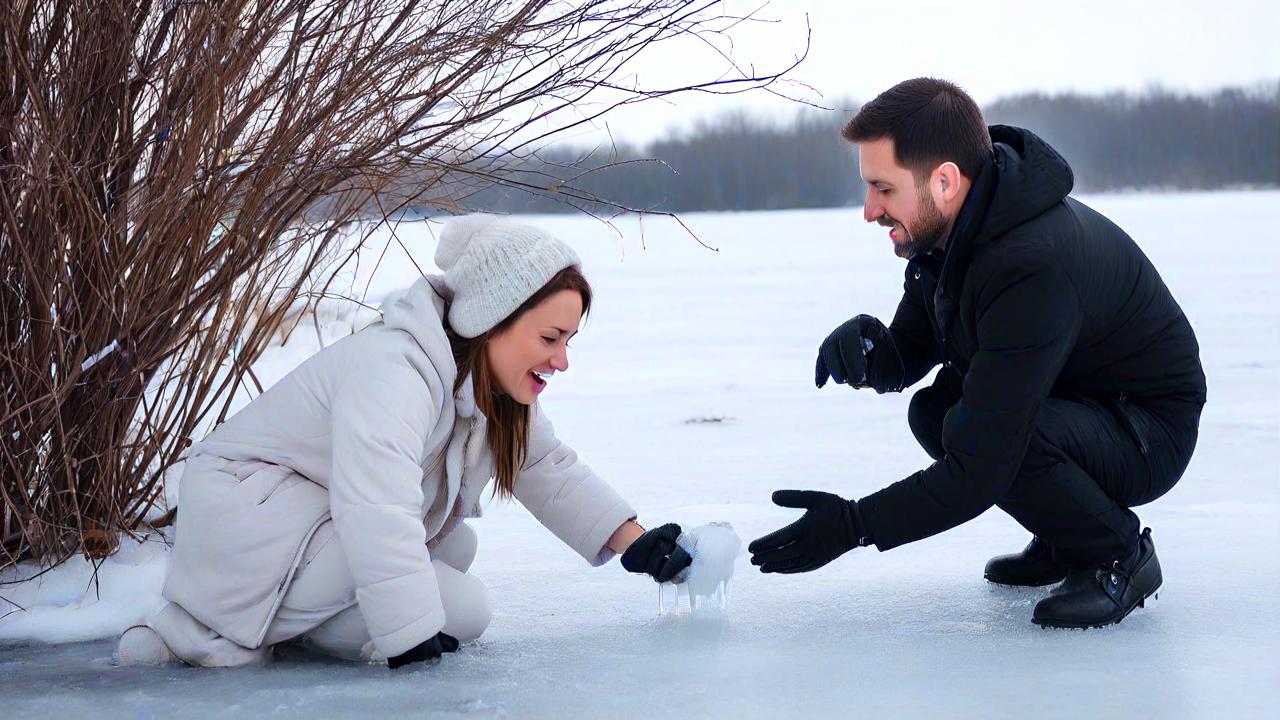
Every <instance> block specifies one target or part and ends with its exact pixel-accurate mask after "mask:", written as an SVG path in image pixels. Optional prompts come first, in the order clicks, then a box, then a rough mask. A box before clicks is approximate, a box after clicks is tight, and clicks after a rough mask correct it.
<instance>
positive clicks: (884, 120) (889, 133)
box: [841, 78, 991, 183]
mask: <svg viewBox="0 0 1280 720" xmlns="http://www.w3.org/2000/svg"><path fill="white" fill-rule="evenodd" d="M841 135H842V136H844V139H845V140H848V141H849V142H852V143H861V142H868V141H871V140H879V139H881V138H886V137H887V138H891V139H892V140H893V155H894V159H895V160H896V161H897V162H898V164H899V165H901V166H902V167H904V168H906V169H908V170H910V171H911V173H912V175H914V176H915V178H916V182H917V183H923V182H925V181H927V180H928V179H929V173H931V172H933V169H934V168H936V167H938V166H939V165H941V164H942V163H944V162H953V163H955V164H956V166H957V167H959V168H960V172H961V173H963V174H964V176H965V177H967V178H969V179H970V180H973V179H974V178H976V177H977V176H978V172H979V171H980V170H981V169H982V164H983V163H984V162H986V160H987V158H988V157H990V156H991V135H990V134H988V132H987V123H986V121H985V120H984V119H983V118H982V110H980V109H979V108H978V104H977V103H975V102H974V101H973V98H971V97H969V95H968V93H966V92H965V91H964V90H961V89H960V87H959V86H958V85H956V84H955V83H951V82H947V81H946V80H938V79H935V78H915V79H913V80H904V81H902V82H900V83H898V84H897V85H894V86H893V87H891V88H889V89H888V90H885V91H884V92H882V93H880V95H878V96H877V97H876V99H875V100H872V101H871V102H869V103H867V104H866V105H863V106H862V109H860V110H858V114H857V115H854V116H853V119H852V120H850V121H849V124H848V125H845V127H844V132H842V133H841Z"/></svg>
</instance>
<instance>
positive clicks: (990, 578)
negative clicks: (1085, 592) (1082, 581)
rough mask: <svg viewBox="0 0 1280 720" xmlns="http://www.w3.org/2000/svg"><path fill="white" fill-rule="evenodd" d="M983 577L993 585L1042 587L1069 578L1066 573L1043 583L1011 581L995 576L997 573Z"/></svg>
mask: <svg viewBox="0 0 1280 720" xmlns="http://www.w3.org/2000/svg"><path fill="white" fill-rule="evenodd" d="M982 579H983V580H986V581H987V582H989V583H991V584H992V585H998V586H1000V587H1005V588H1042V587H1048V586H1050V585H1057V584H1058V583H1060V582H1062V581H1063V580H1066V579H1067V576H1066V575H1063V576H1062V577H1060V578H1058V579H1056V580H1046V581H1044V582H1042V583H1016V582H1010V581H1008V580H1006V579H1004V578H1001V577H998V576H995V575H983V576H982Z"/></svg>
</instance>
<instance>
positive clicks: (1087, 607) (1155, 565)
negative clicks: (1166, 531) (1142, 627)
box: [1031, 528, 1164, 628]
mask: <svg viewBox="0 0 1280 720" xmlns="http://www.w3.org/2000/svg"><path fill="white" fill-rule="evenodd" d="M1090 570H1091V572H1092V577H1090V576H1089V574H1090ZM1090 570H1084V571H1073V573H1072V577H1071V578H1070V579H1069V580H1068V582H1065V583H1063V587H1062V588H1061V591H1059V592H1054V593H1053V594H1051V595H1050V596H1049V597H1047V598H1045V599H1044V600H1041V601H1040V602H1039V603H1037V604H1036V609H1035V612H1034V613H1032V615H1031V622H1033V623H1035V624H1037V625H1039V626H1041V627H1053V628H1098V627H1103V626H1105V625H1112V624H1115V623H1118V622H1120V621H1121V620H1123V619H1125V617H1127V616H1128V615H1129V613H1131V612H1133V611H1134V610H1135V609H1136V608H1140V607H1147V606H1148V605H1149V604H1150V603H1151V602H1153V601H1154V600H1155V599H1156V598H1157V597H1158V596H1159V594H1158V591H1159V589H1160V584H1161V583H1162V582H1164V577H1163V576H1162V575H1161V574H1160V560H1159V559H1158V558H1156V546H1155V543H1154V542H1152V540H1151V529H1150V528H1148V529H1146V530H1143V531H1142V534H1141V535H1139V536H1138V546H1137V548H1135V549H1134V551H1133V552H1132V553H1130V554H1129V556H1128V557H1125V558H1121V559H1119V560H1115V561H1113V562H1111V563H1108V564H1106V565H1102V566H1099V567H1096V568H1091V569H1090Z"/></svg>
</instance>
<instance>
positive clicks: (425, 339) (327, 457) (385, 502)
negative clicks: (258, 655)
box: [164, 276, 636, 658]
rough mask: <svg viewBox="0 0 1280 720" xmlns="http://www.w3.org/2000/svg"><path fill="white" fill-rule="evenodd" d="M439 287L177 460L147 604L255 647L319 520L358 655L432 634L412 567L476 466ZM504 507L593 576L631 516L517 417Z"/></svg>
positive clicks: (423, 558) (475, 483) (550, 438)
mask: <svg viewBox="0 0 1280 720" xmlns="http://www.w3.org/2000/svg"><path fill="white" fill-rule="evenodd" d="M448 292H449V291H448V289H447V288H446V287H445V286H444V284H443V281H442V280H441V279H440V278H439V277H434V276H433V277H428V278H423V279H421V280H419V281H418V282H417V283H415V284H414V285H413V286H412V287H410V288H409V289H407V290H406V291H404V292H403V293H401V294H400V295H398V296H397V297H394V298H392V299H389V300H388V301H387V302H386V303H384V304H383V307H382V314H383V319H382V321H381V322H379V323H375V324H374V325H371V326H370V327H368V328H366V329H364V330H362V331H360V332H358V333H356V334H355V335H352V336H350V337H347V338H344V339H343V340H341V341H339V342H337V343H335V344H333V345H331V346H330V347H328V348H326V349H324V350H322V351H321V352H319V353H317V354H316V355H315V356H313V357H312V358H310V359H309V360H307V361H306V362H304V363H303V364H302V365H300V366H299V367H298V368H297V369H296V370H294V371H293V372H292V373H290V374H289V375H288V376H286V377H285V378H284V379H282V380H281V381H280V382H278V383H277V384H276V385H274V386H273V387H271V388H270V389H269V390H267V391H266V392H265V393H263V394H262V395H261V396H260V397H258V398H256V399H254V401H253V402H251V403H250V404H249V405H248V406H246V407H245V408H244V409H242V410H241V411H240V412H238V413H237V414H236V415H234V416H233V417H231V418H230V419H229V420H227V421H226V422H225V423H223V424H221V425H219V426H218V427H217V428H216V429H215V430H214V431H213V432H212V433H210V434H209V436H208V437H207V438H205V440H204V441H202V442H200V443H198V444H197V445H195V446H193V447H192V448H191V450H190V451H189V452H188V458H189V459H188V463H187V468H186V470H185V471H184V474H183V478H182V484H181V487H180V490H179V494H180V495H179V503H178V507H179V515H178V523H177V537H176V540H175V544H174V552H173V554H172V556H171V561H170V568H169V574H168V576H167V578H166V580H165V586H164V595H165V597H166V598H167V599H169V600H171V601H173V602H176V603H178V604H179V605H181V606H182V607H183V608H184V609H186V611H187V612H189V613H190V614H191V615H192V616H193V617H195V618H196V619H197V620H199V621H200V622H202V623H204V624H205V625H207V626H209V627H210V628H212V629H213V630H214V631H216V632H217V633H219V634H220V635H222V636H223V637H226V638H228V639H230V640H232V641H234V642H236V643H238V644H240V645H243V646H245V647H249V648H256V647H258V646H259V645H261V643H262V640H263V638H264V636H265V634H266V631H267V628H268V627H269V625H270V623H271V621H272V619H273V617H274V616H275V613H276V610H277V609H278V608H279V605H280V600H281V598H283V596H284V594H285V592H286V591H287V590H288V587H289V582H290V580H291V578H292V577H293V573H294V571H295V570H296V568H297V565H298V562H299V559H300V557H301V555H302V551H303V549H304V548H305V547H306V544H307V541H308V540H309V539H310V537H311V534H312V533H314V532H315V530H316V528H318V527H319V526H320V524H321V523H323V522H324V521H325V520H328V519H330V518H332V519H333V523H334V528H335V530H336V531H337V533H338V536H339V538H340V539H341V541H342V545H343V547H344V549H345V552H346V554H347V561H348V563H349V565H350V568H351V572H352V575H353V577H354V578H355V581H356V602H357V604H358V605H359V607H360V612H361V614H362V615H363V617H364V619H365V622H366V624H367V625H368V629H369V634H370V637H371V638H372V639H373V643H374V648H375V653H374V656H375V657H380V658H386V657H392V656H395V655H398V654H400V653H403V652H405V651H406V650H409V649H410V648H412V647H414V646H415V645H417V644H419V643H421V642H423V641H424V640H427V639H429V638H430V637H432V636H433V635H434V634H435V633H437V632H439V631H440V629H441V628H442V627H443V626H444V609H443V607H442V605H441V602H440V593H439V588H438V587H437V584H436V578H435V573H434V571H433V570H432V566H431V561H430V550H429V548H430V546H431V545H432V544H433V542H431V541H438V540H439V539H441V538H443V536H444V535H445V534H447V533H448V532H449V530H451V529H452V528H453V527H454V526H455V525H456V523H457V522H459V521H460V520H461V519H462V518H464V517H474V516H477V515H479V513H480V506H479V502H480V497H481V494H482V492H483V490H484V489H485V486H486V485H487V484H488V482H489V481H490V479H491V472H492V460H491V456H490V453H489V451H488V445H487V442H486V441H485V426H484V422H485V420H484V417H483V415H481V414H480V413H478V412H476V409H475V401H474V398H473V396H472V390H471V383H470V380H468V381H467V382H466V384H465V385H464V386H463V388H462V389H461V390H460V391H459V392H458V393H457V394H456V395H455V393H454V392H453V384H454V379H455V377H456V374H457V367H456V365H455V363H454V361H453V355H452V352H451V350H450V347H449V341H448V339H447V337H446V336H445V332H444V327H443V321H442V318H443V317H444V309H445V299H446V298H447V297H448ZM515 496H516V499H518V500H519V501H520V502H521V503H522V504H523V505H524V506H525V507H526V508H527V509H528V510H529V511H530V512H532V513H533V515H534V516H535V517H536V518H537V519H538V520H539V521H540V522H541V523H542V524H543V525H545V526H546V527H547V528H548V529H549V530H551V532H553V533H554V534H555V535H556V536H557V537H559V538H560V539H561V540H562V541H563V542H564V543H565V544H567V545H568V546H569V547H571V548H573V549H574V550H575V551H576V552H578V553H579V554H580V555H582V556H583V557H584V558H586V559H587V560H588V561H589V562H591V563H592V564H594V565H599V564H602V563H604V562H606V561H608V560H609V559H610V558H611V557H612V556H613V553H612V552H611V551H610V550H609V549H608V547H607V546H606V543H607V542H608V540H609V537H610V536H611V535H612V534H613V532H614V531H615V530H616V529H617V528H618V526H620V525H621V524H622V523H624V522H626V521H627V520H629V519H632V518H634V517H635V516H636V513H635V511H634V510H633V509H632V508H631V506H630V505H628V504H627V502H626V501H624V500H623V499H622V498H621V497H619V496H618V494H617V493H616V492H615V491H614V490H613V489H612V488H610V487H609V486H608V485H607V484H606V483H605V482H604V481H602V480H601V479H600V478H598V477H597V476H596V475H595V474H594V473H593V472H592V471H591V469H590V468H588V467H587V466H586V465H585V464H584V463H582V462H581V461H580V460H579V459H578V456H577V454H576V453H575V452H574V451H573V450H572V449H571V448H569V447H568V446H566V445H564V444H563V443H561V442H560V441H559V440H557V439H556V437H555V432H554V430H553V428H552V426H551V423H550V422H549V421H548V420H547V418H546V416H545V415H544V414H543V413H542V412H541V411H540V409H539V408H538V407H537V406H535V407H534V418H533V422H532V424H531V430H530V438H529V454H528V458H527V460H526V462H525V464H524V466H523V468H522V470H521V471H520V473H519V475H518V476H517V480H516V485H515Z"/></svg>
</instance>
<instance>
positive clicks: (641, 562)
mask: <svg viewBox="0 0 1280 720" xmlns="http://www.w3.org/2000/svg"><path fill="white" fill-rule="evenodd" d="M678 537H680V526H679V525H677V524H675V523H667V524H666V525H663V526H662V527H657V528H654V529H652V530H646V531H645V533H644V534H643V535H641V536H640V537H638V538H636V540H635V542H633V543H631V547H628V548H627V551H626V552H624V553H622V567H624V568H626V570H627V572H633V573H646V574H647V575H649V576H650V577H652V578H653V579H654V580H657V581H658V582H660V583H662V582H667V581H668V580H670V579H671V578H673V577H675V576H676V575H677V574H679V573H680V571H681V570H684V569H685V568H687V567H689V563H691V562H693V558H692V557H691V556H690V555H689V552H688V551H687V550H685V549H684V548H682V547H680V546H679V545H677V544H676V538H678Z"/></svg>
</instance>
